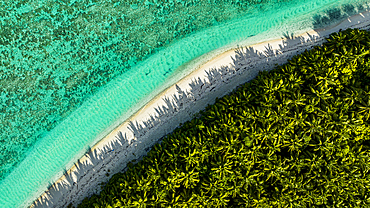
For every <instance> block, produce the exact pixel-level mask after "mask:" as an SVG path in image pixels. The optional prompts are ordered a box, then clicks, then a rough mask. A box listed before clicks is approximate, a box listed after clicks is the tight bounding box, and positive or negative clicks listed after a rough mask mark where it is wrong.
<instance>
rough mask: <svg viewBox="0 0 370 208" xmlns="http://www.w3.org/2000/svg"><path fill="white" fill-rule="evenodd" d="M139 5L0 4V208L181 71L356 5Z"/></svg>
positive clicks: (57, 171) (19, 199)
mask: <svg viewBox="0 0 370 208" xmlns="http://www.w3.org/2000/svg"><path fill="white" fill-rule="evenodd" d="M148 2H149V1H145V2H141V1H137V2H131V3H130V4H123V3H118V2H113V1H103V2H95V3H94V2H92V1H91V2H84V3H83V2H82V3H81V2H78V1H74V2H72V1H71V2H69V3H68V4H64V3H63V2H61V1H60V2H59V1H50V2H46V1H45V2H41V3H40V2H39V4H37V3H29V4H25V3H23V5H22V3H20V4H13V3H11V2H10V3H7V2H2V5H1V6H2V8H7V10H6V11H12V13H11V15H10V13H4V11H2V14H3V15H2V19H1V23H2V28H1V32H2V34H1V41H2V42H0V43H1V45H0V46H1V49H0V50H1V53H0V55H1V58H2V59H1V65H0V67H1V68H0V70H1V74H0V75H1V78H2V81H1V82H0V83H1V87H2V91H1V96H2V99H1V101H2V108H1V116H2V123H1V125H2V126H1V129H2V130H3V133H2V136H1V142H2V146H1V147H0V148H2V149H0V150H1V165H2V169H1V171H2V180H1V182H0V205H1V207H22V206H27V205H29V204H30V203H31V202H32V201H33V200H34V199H35V198H37V196H39V195H40V194H41V193H42V192H43V191H45V189H46V187H47V184H48V183H49V182H50V181H54V180H56V179H57V178H59V177H60V176H61V175H62V171H63V169H65V168H67V169H68V168H70V167H71V165H72V163H73V162H75V161H76V159H77V158H79V157H81V156H82V155H83V154H84V153H85V151H86V149H87V147H88V146H92V145H93V144H94V143H96V142H97V141H98V140H99V139H100V138H99V137H98V135H100V136H101V135H104V133H102V132H106V130H107V129H112V128H113V127H114V124H116V123H117V120H124V119H125V118H128V117H129V116H130V115H131V114H132V113H133V112H134V111H135V109H138V108H139V107H141V106H143V105H144V104H145V101H148V100H150V98H151V97H153V96H155V94H156V93H157V92H160V91H161V90H163V89H165V88H166V87H168V86H169V85H171V84H173V83H174V82H175V81H176V80H178V79H180V78H181V76H183V75H184V72H183V71H179V70H177V69H178V68H179V67H180V66H181V65H183V64H185V63H187V62H189V61H191V60H193V59H194V58H197V57H199V56H201V55H203V54H205V53H208V52H210V51H212V50H215V49H218V48H222V47H225V46H227V45H230V44H234V43H237V42H239V41H242V40H245V39H247V38H248V37H250V36H258V35H259V34H261V33H264V34H271V36H270V37H268V38H274V37H275V38H279V37H281V36H282V34H283V33H284V32H287V31H286V30H287V29H289V32H294V31H298V30H300V31H301V30H309V29H311V28H313V27H315V26H320V25H321V24H323V23H324V24H325V23H329V22H331V21H332V20H333V18H334V19H338V18H340V17H344V16H346V15H349V14H351V13H355V12H356V11H357V6H356V7H354V8H353V10H351V9H350V8H351V7H350V6H349V7H348V5H349V4H348V3H352V4H354V3H357V2H362V1H356V2H355V1H345V0H343V1H334V0H326V1H325V0H323V1H319V0H316V1H313V0H312V1H266V2H261V1H260V2H261V3H260V4H256V2H257V1H256V2H252V1H248V2H249V3H248V2H247V1H246V3H240V4H233V3H231V1H230V2H229V1H222V2H215V1H212V2H211V1H208V5H207V6H205V5H206V3H205V2H203V1H193V2H192V3H184V2H182V3H181V2H177V1H168V2H167V4H159V3H158V4H155V3H153V4H154V5H153V4H150V3H148ZM171 2H172V3H171ZM242 2H243V1H242ZM257 3H258V2H257ZM345 4H347V7H344V6H343V5H345ZM13 5H17V7H18V8H17V9H12V8H11V7H12V6H13ZM25 5H26V6H25ZM56 5H57V6H56ZM58 5H59V6H58ZM166 5H167V6H166ZM356 5H357V4H356ZM40 8H41V9H40ZM329 8H330V9H331V10H330V11H334V12H326V13H327V14H326V15H325V16H323V17H326V18H323V17H321V18H318V17H319V16H317V15H316V14H322V13H323V12H325V11H328V9H329ZM333 8H338V9H339V10H335V9H333ZM360 9H361V8H360ZM122 10H124V11H125V12H120V11H122ZM338 12H339V13H338ZM315 15H316V16H315ZM159 17H162V18H159ZM165 17H166V18H165ZM313 17H315V18H313ZM328 19H329V21H328ZM205 20H206V21H205ZM230 20H232V21H230ZM72 23H73V24H72ZM313 23H315V24H313ZM126 24H127V25H129V26H126ZM4 25H5V26H4ZM50 28H52V29H50ZM269 31H271V33H268V32H269ZM9 34H10V35H9ZM55 34H56V35H55ZM264 38H267V37H266V36H263V37H261V39H260V40H261V41H262V40H263V39H264ZM161 47H162V48H161ZM180 75H181V76H180ZM169 77H171V79H169Z"/></svg>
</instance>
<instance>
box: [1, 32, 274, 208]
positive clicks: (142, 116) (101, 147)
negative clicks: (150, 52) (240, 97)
mask: <svg viewBox="0 0 370 208" xmlns="http://www.w3.org/2000/svg"><path fill="white" fill-rule="evenodd" d="M251 39H252V40H253V37H252V38H250V39H249V40H248V41H249V43H250V41H252V40H251ZM256 39H257V38H256ZM256 39H255V40H256ZM278 41H280V42H281V40H278ZM249 43H245V41H244V42H243V41H241V40H239V42H238V45H240V46H249V45H250V44H249ZM269 43H270V45H274V44H275V43H276V42H274V41H270V42H269ZM266 44H267V43H265V45H261V48H262V50H261V51H263V50H264V47H265V46H266ZM259 45H260V44H259ZM275 45H276V44H275ZM253 47H254V48H258V46H257V45H254V46H253ZM234 49H235V45H228V46H227V47H223V48H222V49H220V50H218V51H217V52H210V53H208V54H206V55H201V56H200V57H198V58H197V59H195V60H193V61H192V62H190V63H188V64H187V66H186V67H185V68H189V69H190V68H192V67H193V68H192V69H196V68H198V66H199V65H203V66H202V67H200V68H198V69H197V70H195V71H193V72H191V73H190V71H183V72H182V76H184V75H185V78H183V79H182V80H181V81H179V82H176V81H174V80H176V79H177V78H178V77H175V76H173V77H170V78H166V79H165V80H166V81H167V80H172V81H170V82H168V84H167V85H163V87H162V88H161V89H158V90H157V91H154V92H152V93H151V94H150V95H148V96H147V97H146V99H143V100H141V101H140V102H141V104H142V105H143V104H144V103H147V104H146V105H145V106H144V107H143V108H141V109H140V107H136V108H132V109H131V111H129V112H128V113H126V114H125V116H126V118H124V117H125V116H123V117H122V118H121V120H117V121H116V122H115V123H114V124H107V125H109V126H110V128H107V129H105V128H104V127H101V129H95V132H94V133H95V134H96V135H98V136H96V139H95V141H94V142H92V144H94V143H96V142H97V141H99V140H100V138H101V137H103V136H104V135H106V134H107V133H108V132H109V131H110V130H111V128H112V127H113V126H117V124H119V123H122V121H124V120H128V121H127V122H124V123H123V124H122V125H126V126H125V131H127V130H128V127H129V126H130V127H132V125H131V124H132V123H130V122H129V121H135V120H136V121H137V122H139V123H140V122H142V121H145V120H147V119H148V118H149V117H148V115H154V114H156V113H157V112H156V111H155V110H154V109H155V108H157V107H158V106H163V105H166V102H164V101H163V100H162V98H163V97H171V96H172V95H173V94H175V93H178V92H177V91H178V90H177V89H176V87H175V86H174V85H172V84H173V83H177V85H178V86H180V88H181V89H183V90H186V88H187V87H188V85H189V82H190V83H191V82H192V79H197V76H198V78H199V77H202V76H203V77H205V76H206V75H205V74H206V73H205V71H204V70H207V67H208V69H209V68H218V67H220V66H221V65H223V64H228V63H230V62H232V60H231V59H230V56H232V55H234ZM220 51H221V53H222V54H221V55H218V56H217V57H215V56H216V54H219V53H220ZM225 51H226V52H225ZM200 54H202V53H201V52H200ZM225 57H227V58H226V59H225ZM271 59H272V58H271ZM271 59H270V60H271ZM216 60H217V61H216ZM164 61H166V60H164ZM207 61H209V62H207ZM206 62H207V63H206ZM209 63H218V65H217V64H216V65H210V64H209ZM220 63H222V64H221V65H220ZM204 67H206V68H204ZM138 68H140V67H138ZM202 70H203V72H202V73H203V75H202V74H199V73H201V72H200V71H202ZM141 73H142V74H145V73H146V72H144V71H141ZM189 73H190V74H189ZM201 79H203V78H201ZM121 81H122V80H121ZM163 82H164V81H163ZM171 82H173V83H172V84H170V83H171ZM181 83H183V84H181ZM171 86H172V87H171ZM115 87H119V86H115ZM234 87H236V86H234ZM218 88H219V87H218ZM229 88H230V86H228V87H227V90H226V91H229V90H230V89H229ZM106 89H107V88H105V89H103V90H102V91H104V90H106ZM163 90H164V91H163ZM208 90H210V89H208ZM161 91H163V92H161ZM219 91H224V92H222V93H221V94H223V93H225V90H222V88H220V89H219ZM159 92H161V93H160V94H159V95H157V96H155V95H156V94H158V93H159ZM101 93H102V92H101ZM199 93H201V94H202V93H203V94H204V92H201V91H199ZM221 94H220V95H221ZM110 96H114V95H112V94H111V95H110ZM199 96H200V97H199V98H194V99H196V100H202V99H203V98H202V95H199ZM210 96H213V98H209V99H208V100H207V101H205V100H203V101H202V102H197V103H199V105H198V104H197V106H196V107H195V108H194V109H198V108H199V109H201V107H200V106H203V105H206V103H207V102H211V100H212V99H214V96H215V95H210ZM150 97H155V98H154V99H151V98H150ZM97 103H98V102H95V104H93V105H91V106H87V108H86V109H85V110H86V112H88V111H89V110H94V109H95V108H96V107H98V106H96V104H97ZM114 104H115V103H114ZM106 105H107V104H106ZM184 108H185V107H183V111H185V110H184ZM139 109H140V110H139ZM136 111H137V112H136ZM135 112H136V113H135ZM134 113H135V114H134ZM104 114H105V115H106V116H107V117H108V116H109V115H110V114H109V113H108V112H106V113H104ZM132 114H134V115H133V116H131V117H129V118H128V117H127V116H129V115H132ZM111 116H115V115H111ZM191 116H192V113H189V112H187V113H185V114H184V115H182V116H180V117H178V118H177V121H179V120H181V121H182V120H183V119H189V118H190V117H191ZM167 117H168V114H167ZM127 118H128V119H127ZM166 119H167V120H168V119H171V118H169V117H168V118H166ZM72 120H74V122H75V123H77V124H78V125H80V126H84V127H85V128H91V127H89V126H91V125H93V124H90V123H88V122H86V121H84V122H79V121H78V120H76V118H73V116H72ZM111 120H112V119H111ZM164 120H165V119H163V120H162V121H161V122H164ZM175 123H176V122H172V123H171V125H170V126H169V127H168V128H166V129H165V130H161V131H160V132H159V130H158V132H157V133H154V134H151V135H152V136H153V135H154V137H159V136H160V135H162V134H164V133H168V132H170V131H171V129H172V128H174V127H173V126H176V125H175ZM122 125H121V126H120V127H118V128H123V127H122ZM102 129H105V130H102ZM148 130H150V131H154V130H153V129H148ZM99 131H102V132H99ZM130 132H131V133H133V132H132V131H127V133H130ZM117 133H118V132H117V131H116V132H115V133H114V132H112V133H110V134H108V135H107V136H106V137H105V139H104V140H101V141H100V142H98V143H97V144H96V145H95V146H94V147H93V148H92V149H91V152H95V153H96V155H99V154H100V153H104V154H106V146H107V144H108V146H111V143H112V141H115V140H117V138H116V136H117ZM63 134H66V135H67V134H68V132H59V135H61V136H62V137H66V136H64V135H63ZM126 135H127V134H126ZM145 135H147V136H148V132H146V133H143V135H136V136H135V135H133V137H130V138H129V139H128V142H129V143H130V145H131V146H129V148H128V149H126V150H124V151H123V150H122V151H121V152H118V151H114V155H113V154H111V155H112V156H109V157H110V159H108V157H104V158H103V160H101V161H99V164H94V162H91V163H92V164H94V165H95V166H96V168H95V167H94V168H93V167H91V170H93V171H94V172H93V173H91V171H90V173H86V174H84V175H82V174H80V175H79V176H76V177H75V178H74V176H75V174H74V173H73V172H74V171H76V170H78V167H73V168H72V169H71V170H70V171H66V172H67V174H66V175H67V176H68V175H70V176H71V177H72V179H69V181H67V182H63V183H65V184H67V183H70V181H73V180H75V179H76V184H81V183H83V180H87V179H88V178H90V179H89V180H90V181H91V180H92V181H100V182H101V181H104V180H106V178H105V179H102V180H101V179H96V178H99V177H100V178H102V177H104V175H105V174H106V172H107V169H108V168H107V165H104V164H110V165H112V164H113V163H114V162H113V163H112V161H117V158H118V157H120V156H123V157H126V159H124V160H125V161H126V163H127V161H131V160H132V159H135V158H136V156H127V155H129V153H139V154H140V151H141V150H140V148H135V147H134V146H135V145H139V146H140V144H139V143H138V141H137V140H135V139H133V138H135V137H137V136H139V137H140V139H141V138H142V137H143V136H145ZM80 136H84V135H83V134H82V133H81V134H80ZM154 137H152V139H151V141H150V142H151V143H153V142H155V139H153V138H154ZM107 138H110V139H107ZM131 142H132V143H131ZM148 144H149V143H148ZM148 144H145V145H148ZM52 145H53V146H54V147H53V146H46V147H44V148H39V149H38V150H37V151H38V152H39V153H40V152H41V153H40V155H42V153H43V154H46V153H48V151H49V150H50V149H55V148H56V147H57V146H59V145H65V143H64V142H61V143H52ZM75 145H81V146H86V144H82V143H77V144H75ZM141 145H144V144H143V143H141ZM39 147H40V145H39ZM83 153H84V150H81V152H79V153H78V155H83ZM95 153H94V154H95ZM111 153H112V152H111ZM141 153H142V151H141ZM120 154H121V155H120ZM77 158H80V156H75V157H73V159H71V161H75V159H76V160H77ZM89 160H91V157H89V155H87V156H84V157H83V158H82V159H81V160H80V162H81V163H84V162H86V163H89V162H88V161H89ZM48 162H49V163H53V162H54V161H48ZM29 165H32V163H31V164H29ZM66 166H67V167H71V166H72V163H71V162H70V163H68V165H66ZM98 166H100V169H99V168H98ZM101 167H103V168H101ZM104 169H105V170H104ZM40 171H42V170H41V169H39V170H37V169H35V170H34V171H33V174H38V173H40ZM99 171H100V172H99ZM117 171H120V170H112V169H111V172H110V173H114V172H117ZM86 172H87V171H86ZM98 172H99V173H98ZM91 174H92V175H91ZM60 175H61V174H60ZM60 175H55V176H54V178H53V179H52V180H51V181H55V180H56V179H58V178H59V177H60ZM82 176H83V177H82ZM63 177H64V178H67V177H65V176H63ZM63 177H62V178H63ZM78 177H80V178H78ZM82 178H83V179H82ZM80 179H81V180H80ZM62 180H63V179H60V180H58V181H59V182H61V181H62ZM86 184H87V185H90V187H94V186H93V184H95V185H96V184H97V182H94V183H93V184H92V183H86ZM39 185H40V187H42V186H43V184H39ZM70 185H71V184H70ZM18 186H19V185H18ZM55 186H56V185H54V187H55ZM0 189H1V188H0ZM77 189H79V188H78V187H77ZM80 189H81V186H80ZM85 189H86V187H85ZM13 192H16V190H14V191H13V190H12V191H10V193H12V194H13ZM94 192H95V190H94ZM49 193H50V191H49ZM79 193H81V194H82V192H79ZM91 193H92V192H88V193H85V195H86V194H87V195H89V194H91ZM39 194H40V192H39V193H36V195H39ZM60 194H61V196H60V197H61V198H64V199H65V200H66V199H67V198H68V197H66V195H64V193H60ZM67 194H70V196H72V195H74V194H75V192H74V191H69V193H67ZM82 195H83V194H82ZM82 195H79V196H76V198H81V196H82ZM43 196H44V197H45V196H46V198H49V197H50V195H49V197H48V194H44V195H43ZM35 197H37V196H35ZM60 197H59V198H60ZM2 200H4V199H1V197H0V202H3V201H2ZM5 200H6V199H5ZM53 200H56V201H55V203H52V204H54V206H59V205H57V204H62V203H59V201H58V197H56V196H53ZM40 201H43V200H42V199H41V200H40ZM72 201H75V200H72ZM77 201H78V200H76V201H75V202H74V203H77ZM57 202H58V203H57ZM26 203H30V202H26ZM4 204H5V205H6V202H4ZM22 204H23V203H22ZM23 205H25V204H23ZM23 205H22V206H23ZM26 206H27V205H26Z"/></svg>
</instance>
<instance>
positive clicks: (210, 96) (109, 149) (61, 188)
mask: <svg viewBox="0 0 370 208" xmlns="http://www.w3.org/2000/svg"><path fill="white" fill-rule="evenodd" d="M341 8H342V9H341V10H340V11H338V10H336V9H333V10H328V11H327V13H325V14H324V15H321V16H315V17H313V25H314V27H315V28H320V27H322V26H323V25H325V24H326V22H327V21H332V20H336V19H341V18H342V19H343V18H345V17H347V16H348V15H352V14H354V13H356V12H358V11H360V10H361V8H359V7H355V6H353V5H344V6H342V7H341ZM327 18H328V19H329V20H327ZM316 32H317V35H311V34H306V37H301V36H295V35H294V34H293V33H290V32H288V31H287V32H285V33H284V34H282V37H281V38H282V42H281V44H279V45H278V46H277V47H273V46H272V45H270V44H268V45H266V46H264V47H263V48H262V49H261V48H260V49H257V48H255V47H246V48H242V47H238V48H237V49H236V50H235V56H233V57H231V59H232V63H231V64H230V65H229V66H221V67H219V68H211V69H209V70H207V71H206V74H205V77H203V78H201V77H198V78H196V79H193V80H191V82H190V83H189V87H188V88H187V89H182V88H181V87H180V86H178V85H175V87H176V93H175V94H173V95H172V96H170V97H164V98H163V102H164V104H163V105H160V106H157V107H155V108H154V109H153V112H155V113H154V114H153V115H148V118H147V119H146V120H144V121H138V120H130V121H129V124H128V127H127V129H122V131H120V132H119V133H118V134H117V135H116V137H115V138H116V139H115V140H114V141H111V142H110V143H109V144H107V145H106V146H104V147H103V149H101V150H97V149H92V148H88V150H87V152H86V154H85V156H86V158H88V160H84V161H80V160H77V162H76V163H75V164H74V165H73V168H72V169H73V170H72V171H67V170H64V176H63V179H62V180H60V181H58V182H56V183H53V184H52V183H50V185H49V187H48V190H47V191H46V192H45V194H44V195H43V196H42V197H40V198H39V199H38V200H36V201H35V202H34V203H33V205H32V206H33V207H66V206H68V204H69V203H71V204H72V205H74V206H75V205H77V204H79V203H80V202H81V200H82V199H83V198H78V197H77V199H76V197H75V196H80V195H81V193H82V192H81V190H86V189H91V184H90V183H88V182H89V181H91V180H95V179H96V178H99V177H102V175H104V174H108V175H112V174H114V173H113V172H109V170H108V169H107V168H106V167H105V162H106V160H107V159H109V160H113V159H117V160H118V159H119V158H117V156H118V155H120V154H122V153H123V152H126V153H127V154H130V155H131V154H132V155H133V156H132V155H131V156H132V157H127V158H126V160H127V159H130V160H131V159H133V158H134V159H135V160H136V162H138V161H140V159H141V158H142V157H143V156H145V155H146V154H147V152H148V151H150V150H151V149H152V148H153V146H154V145H155V144H157V143H161V142H162V141H163V138H164V137H165V136H166V135H167V134H169V133H171V132H172V131H173V130H175V129H176V128H178V127H180V126H181V124H182V123H185V122H186V121H189V120H191V119H192V118H194V117H195V116H196V115H197V112H198V110H197V109H205V107H206V106H207V105H209V104H213V103H214V102H215V100H216V98H217V97H222V96H224V95H227V94H229V93H231V92H232V91H233V90H235V89H236V88H237V87H238V86H239V85H241V84H243V83H245V82H248V81H250V80H252V79H253V78H255V77H256V76H257V75H258V73H259V71H262V70H271V69H273V68H274V66H275V65H276V64H281V61H279V60H288V59H290V58H292V57H293V56H294V55H296V54H299V53H302V52H304V51H305V50H306V49H308V48H310V47H313V46H314V45H320V44H322V43H323V42H324V41H325V38H328V37H327V36H324V34H323V33H322V32H321V30H316ZM263 67H264V68H263ZM129 133H130V134H129ZM127 135H133V138H131V137H128V136H127ZM138 149H142V150H144V151H142V152H138V151H137V150H138ZM126 153H125V154H126ZM128 162H129V161H126V162H125V163H124V164H127V163H128ZM136 162H134V163H136ZM126 169H127V165H126V166H123V167H121V170H120V171H121V172H124V171H125V170H126ZM87 177H90V178H87ZM108 179H109V178H108V177H107V178H106V180H108ZM99 190H100V189H99V188H97V190H94V191H90V192H89V195H90V196H91V195H92V194H95V193H98V192H99ZM79 194H80V195H79Z"/></svg>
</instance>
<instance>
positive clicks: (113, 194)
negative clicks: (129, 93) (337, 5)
mask: <svg viewBox="0 0 370 208" xmlns="http://www.w3.org/2000/svg"><path fill="white" fill-rule="evenodd" d="M369 54H370V33H369V32H367V31H360V30H356V29H354V30H352V29H349V30H346V31H343V32H339V33H334V34H332V35H331V36H330V38H328V39H327V42H326V43H325V44H323V45H322V46H317V47H315V48H313V49H312V50H309V51H305V52H304V53H303V54H301V55H297V56H295V57H294V58H292V59H291V60H289V61H288V63H287V64H285V65H282V66H277V67H276V69H274V70H271V71H269V72H267V71H264V72H261V73H260V74H259V75H258V76H257V78H255V79H254V80H252V81H251V82H248V83H246V84H244V85H243V86H241V87H239V88H238V89H237V90H235V91H234V92H233V93H231V94H230V95H227V96H225V97H223V98H221V99H218V100H217V101H216V103H215V104H214V105H211V106H208V107H207V108H206V109H205V110H204V111H202V112H201V113H200V114H201V116H200V117H198V118H195V119H193V120H191V121H190V122H187V123H185V124H183V125H182V126H181V127H180V128H177V129H176V130H175V131H174V132H173V133H171V134H169V135H167V136H166V137H165V138H164V139H163V142H162V143H161V144H157V145H155V146H154V148H153V149H152V150H151V151H150V152H149V154H148V155H147V156H146V157H144V159H143V160H142V161H140V162H139V163H137V164H136V165H132V164H131V165H129V166H130V167H129V168H128V170H127V171H126V172H125V173H119V174H116V175H114V176H113V177H112V178H111V180H110V181H109V183H108V184H107V185H106V186H105V188H104V190H103V191H102V192H101V194H100V195H94V196H92V197H91V198H86V199H85V200H84V201H83V202H82V204H80V205H79V207H107V208H108V207H366V206H370V192H368V190H370V174H369V171H370V126H369V124H370V120H369V119H370V89H369V85H370V70H369V69H370V55H369Z"/></svg>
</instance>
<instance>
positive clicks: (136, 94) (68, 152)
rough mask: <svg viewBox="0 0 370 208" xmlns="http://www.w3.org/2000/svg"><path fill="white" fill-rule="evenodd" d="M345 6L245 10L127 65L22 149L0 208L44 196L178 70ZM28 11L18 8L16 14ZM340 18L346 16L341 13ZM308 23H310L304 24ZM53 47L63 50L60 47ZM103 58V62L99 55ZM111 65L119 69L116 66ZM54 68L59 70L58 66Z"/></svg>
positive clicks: (325, 3)
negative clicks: (244, 12)
mask: <svg viewBox="0 0 370 208" xmlns="http://www.w3.org/2000/svg"><path fill="white" fill-rule="evenodd" d="M146 2H147V1H146ZM357 2H358V3H360V2H362V3H363V2H365V1H356V3H357ZM345 3H354V1H349V0H342V1H335V0H311V1H293V2H289V3H280V4H275V7H273V8H274V9H273V10H266V9H264V8H262V9H261V8H259V9H256V10H251V11H249V13H248V14H245V15H244V16H241V17H239V18H234V20H233V21H227V22H224V23H222V24H221V23H218V24H215V25H214V26H212V27H209V28H206V29H202V30H200V31H198V32H196V33H194V34H192V35H187V36H186V37H184V38H182V39H179V40H178V41H176V42H173V43H171V44H168V45H167V46H166V47H165V48H163V49H161V50H159V51H158V52H156V53H154V54H153V55H151V56H150V57H148V58H147V59H145V60H143V61H141V62H138V63H137V64H136V65H135V64H133V63H134V62H136V61H133V63H132V66H133V67H131V69H130V70H128V71H126V72H125V73H124V74H123V75H121V76H117V77H116V78H115V79H113V80H112V81H110V82H109V83H108V84H106V85H105V86H103V87H100V89H99V90H97V92H96V93H95V94H94V96H92V97H90V98H89V99H87V100H86V101H85V102H84V103H83V104H82V105H81V106H79V107H78V108H76V109H74V108H73V109H74V111H73V112H72V113H69V114H68V115H69V116H68V117H66V118H65V119H63V120H62V121H61V122H59V123H58V125H56V126H55V127H53V128H52V129H51V130H50V131H49V132H46V133H44V134H43V136H42V138H40V139H38V140H37V142H35V144H34V145H33V146H32V147H31V148H29V149H28V151H27V154H26V156H25V157H24V159H23V160H22V161H21V162H20V163H19V165H18V166H17V167H16V168H15V169H14V170H13V171H11V172H10V173H9V174H8V175H7V176H6V177H5V178H4V179H3V180H2V181H1V182H0V205H1V207H20V206H28V205H29V204H30V203H31V202H32V201H33V200H34V199H35V198H37V197H38V196H39V195H40V194H41V193H42V192H43V191H45V189H46V187H47V185H48V183H49V182H51V181H55V180H56V179H57V178H59V177H60V176H61V175H62V171H63V169H65V168H67V169H68V168H70V167H71V166H72V164H73V162H75V161H76V159H77V158H80V157H81V156H82V155H83V154H84V153H85V151H86V149H87V148H88V146H92V145H93V144H95V143H96V142H98V141H99V140H100V139H101V138H102V136H104V135H105V134H106V133H108V131H110V130H112V129H113V128H114V127H116V126H117V124H118V123H120V122H122V121H124V120H125V119H127V118H128V117H129V116H130V115H132V114H133V113H134V112H135V111H136V110H138V109H139V108H140V107H142V106H143V105H144V104H145V103H146V102H148V101H149V100H150V99H152V98H153V97H154V96H155V95H156V94H158V93H159V92H161V91H162V90H164V89H165V88H166V87H168V86H170V85H172V84H174V83H175V82H176V81H177V80H179V79H180V78H181V77H183V76H185V75H187V74H188V73H190V71H189V69H186V68H181V67H180V66H182V65H184V64H186V63H188V62H189V61H191V60H193V59H195V58H197V57H199V56H201V55H203V54H206V53H209V52H211V51H214V50H216V49H219V50H220V51H221V50H226V49H227V48H229V47H230V46H231V45H235V43H237V42H240V41H245V40H246V39H248V37H251V36H253V37H254V38H253V40H254V41H255V42H256V41H257V42H258V41H262V40H265V39H272V38H280V37H281V36H282V34H283V33H284V32H296V31H304V30H309V29H311V28H313V27H315V24H317V25H316V26H318V25H321V24H325V23H326V21H327V20H326V19H325V18H323V17H327V18H329V20H330V18H331V16H330V15H322V14H323V12H324V11H328V10H327V9H329V8H333V6H338V8H342V6H341V5H342V4H345ZM334 4H335V5H334ZM131 8H132V12H135V11H136V10H137V9H138V8H137V6H136V5H132V6H131ZM28 10H29V9H27V8H26V7H24V8H20V9H19V12H20V13H22V12H24V11H28ZM340 11H341V10H340ZM349 12H350V11H349ZM353 12H356V10H353ZM328 14H330V13H328ZM341 14H343V15H346V13H345V12H343V11H341ZM312 17H315V18H313V19H310V18H312ZM333 17H334V16H333ZM339 17H342V16H341V15H339ZM339 17H338V16H337V17H335V18H339ZM332 20H333V19H332ZM313 21H314V23H315V24H313ZM261 34H263V35H261ZM64 41H67V40H64ZM56 42H58V41H56ZM67 42H68V41H67ZM58 44H64V45H65V42H64V43H58ZM65 47H67V48H68V46H65ZM46 50H47V49H46ZM107 53H108V54H109V51H108V52H107ZM111 55H114V54H111ZM104 58H109V56H108V55H107V54H105V56H104ZM89 60H90V59H89ZM114 63H115V64H116V65H117V67H119V66H118V65H119V64H118V62H114ZM58 64H60V65H63V62H62V61H59V62H58ZM107 66H108V65H107ZM107 66H105V67H107ZM75 67H78V66H77V65H75ZM111 67H113V66H111ZM113 68H114V67H113ZM180 69H181V70H180ZM24 73H26V72H24ZM61 73H62V72H61ZM63 73H67V72H65V71H64V72H63ZM9 76H10V75H9ZM67 82H68V81H67ZM45 88H47V86H45Z"/></svg>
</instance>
